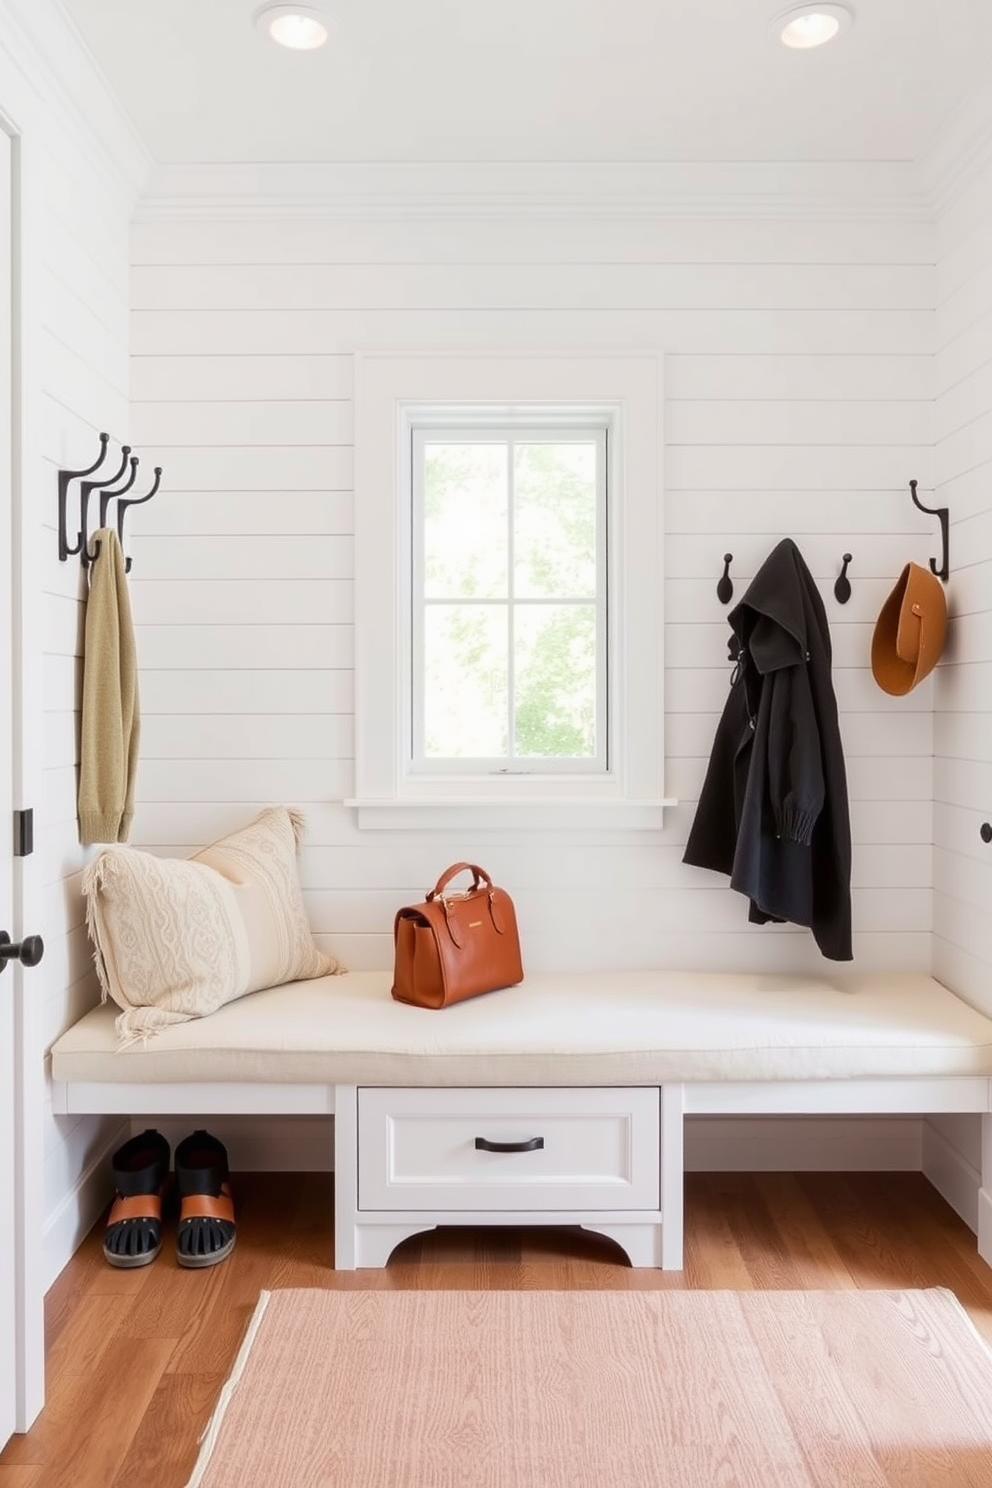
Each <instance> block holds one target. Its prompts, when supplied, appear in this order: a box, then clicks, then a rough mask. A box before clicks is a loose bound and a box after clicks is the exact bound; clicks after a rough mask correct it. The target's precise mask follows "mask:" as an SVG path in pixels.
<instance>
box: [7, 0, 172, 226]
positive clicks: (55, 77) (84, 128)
mask: <svg viewBox="0 0 992 1488" xmlns="http://www.w3.org/2000/svg"><path fill="white" fill-rule="evenodd" d="M0 39H2V44H3V49H4V51H5V52H7V53H8V55H9V56H10V58H11V61H12V62H13V63H14V64H15V66H16V67H17V68H18V70H19V72H20V73H21V74H22V75H23V77H24V79H25V81H26V82H27V83H28V85H29V86H30V87H31V89H32V91H33V92H34V93H35V94H36V95H37V96H38V99H39V101H40V103H41V104H42V106H43V107H44V108H45V109H46V110H51V111H53V112H54V113H55V114H56V116H60V117H61V118H62V119H63V120H64V121H65V123H66V125H67V126H68V128H69V129H70V130H71V131H72V133H73V134H75V135H76V136H77V137H80V138H82V139H84V140H86V141H87V142H88V145H89V150H88V154H89V156H90V160H91V162H92V164H93V165H94V167H95V168H97V169H100V170H102V172H103V173H104V174H105V175H106V176H107V177H108V178H109V179H110V181H111V182H113V184H114V185H115V186H116V187H117V188H118V189H119V190H121V191H122V192H123V193H124V194H125V195H126V196H127V198H128V200H129V201H130V202H132V203H133V202H136V201H137V200H138V198H139V196H140V194H141V192H142V190H143V189H144V186H145V183H146V181H147V179H148V175H149V172H150V170H151V166H152V157H151V155H150V153H149V151H148V149H147V148H146V146H145V144H144V143H143V141H142V140H141V139H140V138H139V136H138V133H137V131H136V130H135V127H134V125H133V124H132V122H131V120H130V118H129V116H128V115H127V114H126V113H125V111H124V109H123V107H122V106H121V104H120V102H119V101H118V99H117V96H116V94H115V93H114V92H113V89H112V88H111V86H110V84H109V83H108V81H107V79H106V77H105V76H104V74H103V72H102V71H101V69H100V67H99V66H98V64H97V62H96V61H95V59H94V57H93V54H92V53H91V52H90V50H89V48H88V47H87V45H86V43H85V42H84V41H83V38H82V36H81V35H80V33H79V31H78V29H77V27H76V25H75V22H74V21H73V20H72V17H71V16H70V15H69V13H68V11H67V10H66V8H65V5H64V4H63V0H31V4H30V5H22V4H16V3H13V0H0Z"/></svg>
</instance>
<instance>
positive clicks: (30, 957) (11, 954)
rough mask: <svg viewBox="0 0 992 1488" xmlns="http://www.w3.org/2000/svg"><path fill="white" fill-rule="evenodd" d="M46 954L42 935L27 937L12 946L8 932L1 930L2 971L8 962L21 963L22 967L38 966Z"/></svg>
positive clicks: (0, 965)
mask: <svg viewBox="0 0 992 1488" xmlns="http://www.w3.org/2000/svg"><path fill="white" fill-rule="evenodd" d="M44 954H45V942H44V941H43V940H42V938H41V936H40V935H26V936H25V937H24V939H23V940H20V941H18V942H17V944H16V945H12V944H11V939H10V936H9V935H8V934H7V932H6V930H0V971H3V969H4V967H5V966H6V965H7V962H8V961H20V963H21V965H22V966H37V965H38V962H39V961H40V960H41V958H42V956H43V955H44Z"/></svg>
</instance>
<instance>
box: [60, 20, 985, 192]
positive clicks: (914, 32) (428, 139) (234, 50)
mask: <svg viewBox="0 0 992 1488" xmlns="http://www.w3.org/2000/svg"><path fill="white" fill-rule="evenodd" d="M256 4H257V0H63V5H64V8H65V10H66V11H67V12H68V13H69V15H70V16H71V17H72V18H73V20H74V21H75V23H76V25H77V26H78V28H79V30H80V32H81V33H82V35H83V36H84V38H85V40H86V42H87V43H88V45H89V47H90V49H91V51H92V52H93V54H94V55H95V57H96V59H97V61H98V63H99V64H100V66H101V67H102V69H103V71H104V73H105V74H106V76H107V78H108V79H109V81H110V83H111V86H112V87H113V88H114V90H115V91H116V93H117V95H118V97H119V98H120V100H121V102H122V103H123V105H124V107H125V109H126V111H127V112H128V114H129V115H130V116H131V118H132V120H133V121H134V124H135V126H136V128H137V130H138V132H139V134H140V135H141V136H142V138H143V139H144V141H145V143H146V145H147V146H148V148H149V149H150V151H151V153H152V155H153V156H154V157H155V158H156V159H157V160H158V161H160V162H163V163H166V162H168V163H189V162H205V161H212V162H234V161H236V162H253V161H258V162H276V161H300V162H304V161H305V162H311V161H324V162H343V161H355V162H367V161H377V162H382V161H391V162H407V161H427V162H440V161H462V162H465V161H635V162H643V161H674V160H686V161H699V160H711V161H712V160H725V161H739V160H759V161H776V160H777V161H803V160H816V161H839V160H848V161H852V160H854V161H865V160H873V161H903V160H913V159H915V158H916V157H918V156H919V155H920V154H921V153H922V152H923V151H924V150H925V149H926V147H927V146H928V145H929V144H930V143H931V141H932V140H933V138H934V136H935V135H936V134H937V132H938V130H939V129H940V127H941V125H943V124H944V123H945V122H946V121H947V119H948V118H949V116H950V114H951V113H952V112H953V110H954V108H955V107H956V106H957V105H958V104H959V103H961V102H962V101H963V100H964V98H965V97H966V95H967V94H968V93H969V92H970V91H971V90H973V89H976V88H981V87H984V88H992V0H852V4H853V6H854V8H855V11H856V15H857V20H856V24H855V25H854V26H853V28H851V29H850V30H849V31H848V32H847V33H846V34H845V35H843V36H841V37H840V38H839V39H838V40H837V41H836V42H834V43H833V44H832V45H830V46H827V47H824V48H822V49H821V50H819V51H816V52H805V53H804V52H789V51H787V50H786V49H785V48H783V47H781V46H774V45H772V44H771V43H770V42H769V41H768V40H767V37H766V28H767V24H768V21H769V20H770V18H771V16H772V15H773V14H775V13H776V11H778V10H779V9H781V8H783V5H784V4H785V0H500V3H498V4H497V3H493V0H331V5H332V9H333V12H334V14H335V15H336V17H337V20H338V30H337V32H336V35H335V36H334V37H333V39H332V42H331V44H330V45H329V46H328V47H325V48H324V49H323V51H320V52H315V53H290V52H286V51H284V50H282V49H281V48H279V47H276V46H274V45H273V44H272V43H271V42H268V41H266V40H265V39H264V38H263V37H262V36H261V35H259V33H258V32H257V31H256V30H255V29H254V27H253V26H252V22H251V17H252V12H253V10H254V8H255V5H256Z"/></svg>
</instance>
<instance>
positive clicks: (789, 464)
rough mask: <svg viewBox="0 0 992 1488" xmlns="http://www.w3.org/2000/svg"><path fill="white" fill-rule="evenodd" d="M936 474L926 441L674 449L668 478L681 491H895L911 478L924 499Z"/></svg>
mask: <svg viewBox="0 0 992 1488" xmlns="http://www.w3.org/2000/svg"><path fill="white" fill-rule="evenodd" d="M909 471H912V472H913V475H912V477H911V476H910V475H909V474H908V473H907V472H909ZM933 471H934V459H933V447H932V445H931V444H929V443H926V442H922V443H917V444H915V445H912V446H908V447H907V446H904V445H883V446H880V447H874V448H872V447H868V448H866V447H864V446H860V445H801V446H794V445H757V446H752V445H743V444H734V445H731V444H725V445H706V444H699V445H674V446H670V447H669V448H668V450H667V451H666V456H665V478H666V480H667V481H668V482H670V484H671V485H673V486H675V487H677V488H678V489H680V490H693V489H696V488H698V489H699V490H703V491H717V490H721V489H722V490H735V491H737V490H740V491H748V490H759V491H767V490H783V491H824V490H826V491H834V490H837V489H839V488H843V486H844V483H845V482H848V483H849V484H850V485H852V486H855V487H857V488H858V489H863V490H890V491H891V490H893V489H897V488H899V487H902V486H905V484H906V482H907V481H908V480H909V479H911V478H912V479H915V480H918V481H919V484H920V490H921V496H922V492H923V491H924V490H930V489H932V487H933Z"/></svg>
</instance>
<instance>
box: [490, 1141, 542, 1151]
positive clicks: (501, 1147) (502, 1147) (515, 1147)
mask: <svg viewBox="0 0 992 1488" xmlns="http://www.w3.org/2000/svg"><path fill="white" fill-rule="evenodd" d="M543 1146H544V1138H543V1137H531V1139H530V1141H529V1142H490V1140H489V1138H488V1137H476V1139H475V1150H476V1152H540V1150H541V1148H542V1147H543Z"/></svg>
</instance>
